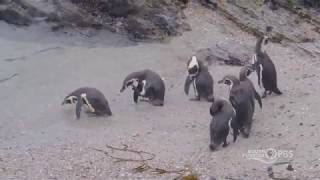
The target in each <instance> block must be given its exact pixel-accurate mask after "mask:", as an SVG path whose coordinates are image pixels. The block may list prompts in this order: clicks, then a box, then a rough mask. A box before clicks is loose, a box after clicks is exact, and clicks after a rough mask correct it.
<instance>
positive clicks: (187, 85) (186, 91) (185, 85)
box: [184, 76, 192, 95]
mask: <svg viewBox="0 0 320 180" xmlns="http://www.w3.org/2000/svg"><path fill="white" fill-rule="evenodd" d="M191 83H192V80H191V79H190V77H189V76H187V78H186V81H185V83H184V92H185V93H186V95H188V94H189V89H190V85H191Z"/></svg>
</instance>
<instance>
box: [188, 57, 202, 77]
mask: <svg viewBox="0 0 320 180" xmlns="http://www.w3.org/2000/svg"><path fill="white" fill-rule="evenodd" d="M199 72H200V64H199V61H198V60H197V57H196V56H192V57H191V59H190V60H189V61H188V74H189V76H190V78H193V77H195V76H197V75H198V73H199Z"/></svg>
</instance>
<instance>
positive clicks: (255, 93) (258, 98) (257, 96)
mask: <svg viewBox="0 0 320 180" xmlns="http://www.w3.org/2000/svg"><path fill="white" fill-rule="evenodd" d="M254 98H255V99H256V100H257V101H258V103H259V106H260V108H261V109H262V101H261V97H260V95H259V94H258V92H257V91H256V90H254Z"/></svg>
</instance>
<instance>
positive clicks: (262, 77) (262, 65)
mask: <svg viewBox="0 0 320 180" xmlns="http://www.w3.org/2000/svg"><path fill="white" fill-rule="evenodd" d="M267 44H268V36H263V37H261V38H259V39H258V41H257V43H256V48H255V54H254V56H253V58H252V67H253V69H254V70H255V71H256V72H257V75H258V85H259V87H260V88H263V89H264V93H263V95H262V98H264V97H266V96H267V93H268V94H271V93H272V92H274V93H276V94H278V95H280V94H282V92H281V91H280V90H279V88H278V86H277V71H276V68H275V66H274V64H273V62H272V60H271V59H270V57H269V56H268V54H267V53H266V52H265V50H264V49H265V46H266V45H267Z"/></svg>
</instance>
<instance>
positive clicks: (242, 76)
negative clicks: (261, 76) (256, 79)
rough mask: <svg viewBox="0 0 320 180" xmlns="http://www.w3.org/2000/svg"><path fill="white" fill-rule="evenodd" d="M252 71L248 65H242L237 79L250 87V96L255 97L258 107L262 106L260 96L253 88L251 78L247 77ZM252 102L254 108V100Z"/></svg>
mask: <svg viewBox="0 0 320 180" xmlns="http://www.w3.org/2000/svg"><path fill="white" fill-rule="evenodd" d="M253 71H254V70H253V69H252V68H251V67H249V66H244V67H242V68H241V69H240V73H239V80H240V81H241V83H244V84H247V85H246V86H248V87H251V88H250V89H251V90H252V96H253V97H254V99H256V100H257V101H258V103H259V106H260V108H262V101H261V97H260V95H259V94H258V92H257V91H256V89H255V88H254V85H253V84H252V82H251V80H250V79H249V78H248V76H249V75H250V74H251V73H252V72H253ZM252 99H253V98H252ZM252 103H253V108H254V102H252Z"/></svg>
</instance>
